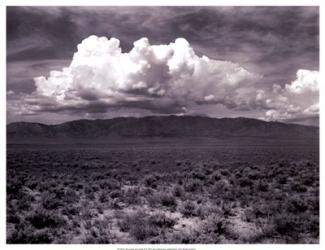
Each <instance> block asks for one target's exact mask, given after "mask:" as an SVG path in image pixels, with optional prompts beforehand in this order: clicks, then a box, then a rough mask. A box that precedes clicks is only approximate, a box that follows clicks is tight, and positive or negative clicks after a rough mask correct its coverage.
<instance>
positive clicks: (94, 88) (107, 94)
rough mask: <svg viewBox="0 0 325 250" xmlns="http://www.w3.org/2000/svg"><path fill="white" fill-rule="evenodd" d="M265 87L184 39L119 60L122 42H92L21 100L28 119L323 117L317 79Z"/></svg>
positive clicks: (138, 47)
mask: <svg viewBox="0 0 325 250" xmlns="http://www.w3.org/2000/svg"><path fill="white" fill-rule="evenodd" d="M261 81H263V78H262V76H260V75H258V74H256V73H254V72H249V71H248V70H246V69H245V68H244V67H242V66H240V65H238V64H236V63H233V62H230V61H220V60H213V59H210V58H208V57H207V56H198V55H197V54H196V53H195V51H194V49H193V48H192V47H191V46H190V44H189V42H188V41H187V40H185V39H184V38H178V39H176V40H175V41H174V42H171V43H170V44H163V45H151V44H150V42H149V40H148V39H147V38H141V39H139V40H137V41H135V42H134V44H133V48H132V49H131V50H130V51H129V52H122V49H121V47H120V41H119V40H118V39H116V38H110V39H108V38H107V37H97V36H90V37H88V38H86V39H84V40H83V41H82V42H81V43H80V44H79V45H78V47H77V52H75V53H74V55H73V58H72V61H71V63H70V65H69V66H68V67H64V68H63V69H62V70H60V71H57V70H52V71H50V72H49V75H48V76H40V77H36V78H34V82H35V86H36V90H35V92H33V93H32V94H30V95H25V96H24V99H25V101H24V105H23V106H22V107H23V110H24V112H25V113H26V114H37V113H40V112H61V111H63V112H79V113H84V114H86V115H88V114H89V113H105V112H107V111H108V110H110V109H116V108H123V109H129V110H132V109H137V110H139V109H140V110H141V109H142V110H144V111H146V112H147V111H150V112H151V113H154V114H186V113H191V109H192V108H193V107H194V106H204V105H206V106H212V105H222V106H224V107H225V108H227V109H230V110H231V109H232V110H236V111H247V110H260V111H263V112H265V115H264V116H262V117H261V118H262V119H266V120H286V119H291V118H295V117H298V116H305V117H307V116H315V115H318V72H317V71H309V70H298V71H297V79H296V80H294V81H293V82H292V83H291V84H286V85H284V86H281V85H277V84H274V85H273V86H272V87H271V88H267V87H266V86H265V84H261ZM17 106H18V105H17ZM13 107H14V105H13ZM20 112H22V110H20ZM207 115H208V114H207Z"/></svg>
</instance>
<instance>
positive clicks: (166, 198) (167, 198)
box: [158, 193, 177, 207]
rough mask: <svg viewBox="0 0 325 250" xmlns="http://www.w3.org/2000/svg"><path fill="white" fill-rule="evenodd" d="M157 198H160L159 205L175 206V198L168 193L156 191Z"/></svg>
mask: <svg viewBox="0 0 325 250" xmlns="http://www.w3.org/2000/svg"><path fill="white" fill-rule="evenodd" d="M158 198H159V200H160V203H161V205H163V206H165V207H176V206H177V204H176V199H175V197H174V196H173V195H172V194H170V193H158Z"/></svg>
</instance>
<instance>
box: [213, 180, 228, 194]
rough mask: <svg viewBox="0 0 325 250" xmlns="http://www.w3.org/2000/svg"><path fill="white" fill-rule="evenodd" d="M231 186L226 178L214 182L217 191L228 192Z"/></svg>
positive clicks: (214, 188)
mask: <svg viewBox="0 0 325 250" xmlns="http://www.w3.org/2000/svg"><path fill="white" fill-rule="evenodd" d="M229 188H230V184H229V182H228V181H227V180H225V179H220V180H218V181H216V182H215V183H214V186H213V190H214V192H215V193H220V192H227V191H228V190H229Z"/></svg>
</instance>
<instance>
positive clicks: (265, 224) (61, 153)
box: [7, 139, 319, 244]
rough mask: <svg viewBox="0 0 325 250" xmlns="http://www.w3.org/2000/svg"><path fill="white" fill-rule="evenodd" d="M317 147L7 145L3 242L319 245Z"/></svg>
mask: <svg viewBox="0 0 325 250" xmlns="http://www.w3.org/2000/svg"><path fill="white" fill-rule="evenodd" d="M318 157H319V150H318V142H305V141H281V140H271V139H269V140H267V139H263V140H260V139H236V140H234V139H230V140H216V139H210V140H207V139H202V140H201V139H193V140H191V139H186V140H180V139H170V140H169V139H161V140H159V139H157V140H155V139H151V140H146V141H143V140H142V141H137V140H128V141H116V142H110V143H94V142H92V143H91V144H90V143H78V144H51V145H50V144H49V145H42V144H38V145H36V144H35V145H27V144H8V147H7V242H8V243H213V244H217V243H318V241H319V161H318V160H319V159H318Z"/></svg>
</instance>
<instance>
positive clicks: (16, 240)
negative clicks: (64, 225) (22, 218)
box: [7, 223, 53, 244]
mask: <svg viewBox="0 0 325 250" xmlns="http://www.w3.org/2000/svg"><path fill="white" fill-rule="evenodd" d="M52 241H53V235H52V234H51V232H50V231H49V230H48V229H42V230H35V229H34V228H32V227H31V226H30V225H27V224H26V223H24V224H21V223H20V224H19V225H18V226H17V227H16V228H15V231H14V232H13V233H12V234H11V235H10V236H9V237H8V239H7V243H9V244H26V243H27V244H47V243H52Z"/></svg>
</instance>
